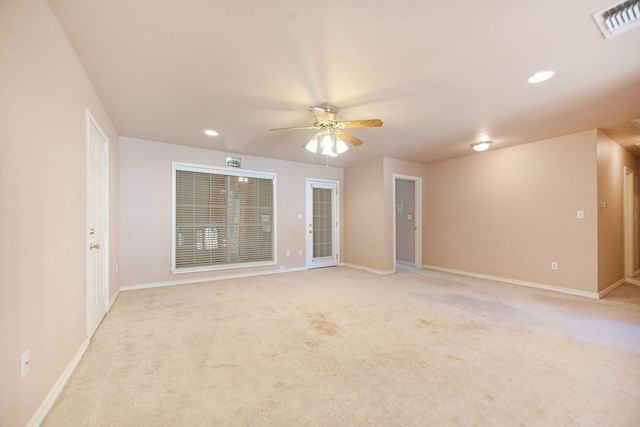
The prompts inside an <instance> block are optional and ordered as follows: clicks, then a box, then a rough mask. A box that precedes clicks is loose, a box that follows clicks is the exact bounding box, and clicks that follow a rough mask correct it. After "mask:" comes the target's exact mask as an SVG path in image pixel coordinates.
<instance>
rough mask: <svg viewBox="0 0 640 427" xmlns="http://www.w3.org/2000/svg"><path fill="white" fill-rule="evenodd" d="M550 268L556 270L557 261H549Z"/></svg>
mask: <svg viewBox="0 0 640 427" xmlns="http://www.w3.org/2000/svg"><path fill="white" fill-rule="evenodd" d="M551 269H552V270H557V269H558V263H557V262H555V261H553V262H551Z"/></svg>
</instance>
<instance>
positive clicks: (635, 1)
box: [593, 0, 640, 39]
mask: <svg viewBox="0 0 640 427" xmlns="http://www.w3.org/2000/svg"><path fill="white" fill-rule="evenodd" d="M593 19H594V20H595V21H596V24H598V27H600V31H602V35H604V36H605V38H608V39H609V38H611V37H613V36H617V35H618V34H622V33H624V32H625V31H629V30H630V29H632V28H634V27H637V26H640V0H626V1H621V2H619V3H617V4H615V5H613V6H610V7H608V8H606V9H604V10H601V11H600V12H598V13H594V14H593Z"/></svg>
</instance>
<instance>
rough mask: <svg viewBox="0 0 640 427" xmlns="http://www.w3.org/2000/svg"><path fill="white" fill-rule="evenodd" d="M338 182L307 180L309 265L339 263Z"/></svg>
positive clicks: (317, 265) (323, 265)
mask: <svg viewBox="0 0 640 427" xmlns="http://www.w3.org/2000/svg"><path fill="white" fill-rule="evenodd" d="M337 196H338V182H336V181H324V180H312V179H307V192H306V197H307V268H317V267H328V266H333V265H337V264H338V241H339V240H338V236H339V233H338V197H337Z"/></svg>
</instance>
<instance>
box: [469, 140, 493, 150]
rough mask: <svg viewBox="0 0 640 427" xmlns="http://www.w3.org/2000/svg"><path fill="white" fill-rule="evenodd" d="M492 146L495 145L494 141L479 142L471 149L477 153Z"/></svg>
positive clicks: (472, 145)
mask: <svg viewBox="0 0 640 427" xmlns="http://www.w3.org/2000/svg"><path fill="white" fill-rule="evenodd" d="M491 144H493V141H479V142H474V143H473V144H471V148H473V149H474V150H476V151H484V150H486V149H487V148H489V146H490V145H491Z"/></svg>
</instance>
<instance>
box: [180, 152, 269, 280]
mask: <svg viewBox="0 0 640 427" xmlns="http://www.w3.org/2000/svg"><path fill="white" fill-rule="evenodd" d="M173 225H174V227H173V229H174V235H173V247H174V254H173V259H174V271H181V270H182V271H194V270H207V269H215V268H228V267H235V266H238V267H239V266H247V265H259V264H263V263H273V262H274V261H275V259H274V246H275V245H274V175H273V174H266V173H265V174H262V173H257V172H245V173H243V172H242V171H241V170H238V171H229V170H227V169H222V168H206V167H194V166H188V165H182V166H181V165H175V164H174V224H173Z"/></svg>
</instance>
